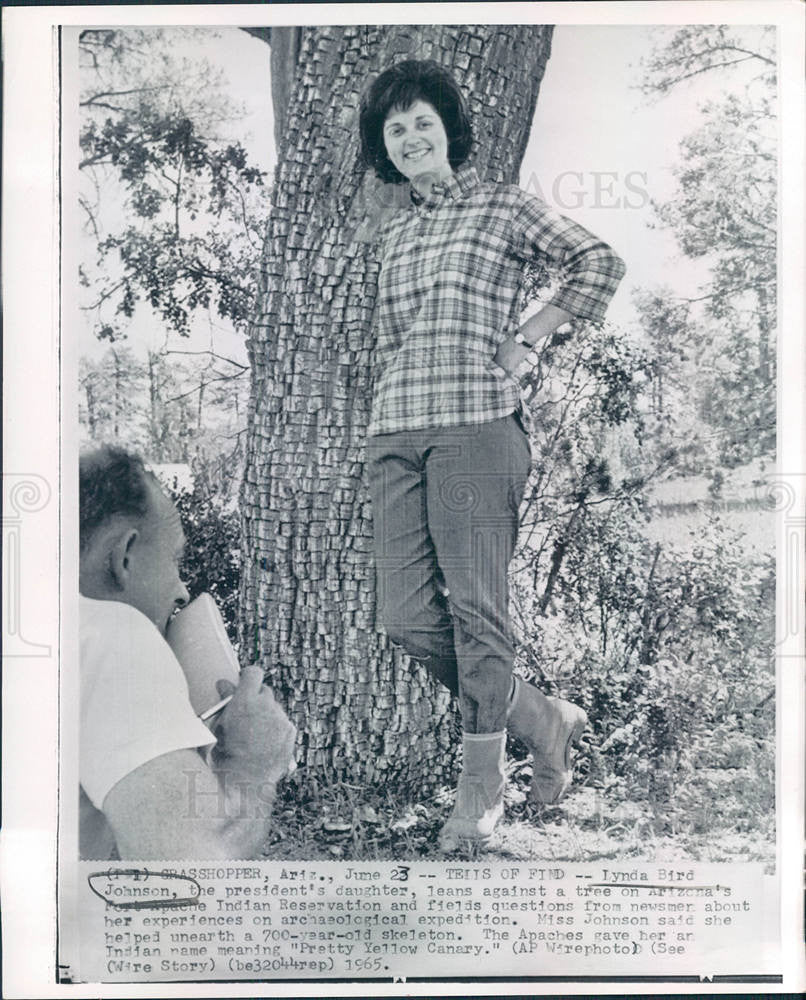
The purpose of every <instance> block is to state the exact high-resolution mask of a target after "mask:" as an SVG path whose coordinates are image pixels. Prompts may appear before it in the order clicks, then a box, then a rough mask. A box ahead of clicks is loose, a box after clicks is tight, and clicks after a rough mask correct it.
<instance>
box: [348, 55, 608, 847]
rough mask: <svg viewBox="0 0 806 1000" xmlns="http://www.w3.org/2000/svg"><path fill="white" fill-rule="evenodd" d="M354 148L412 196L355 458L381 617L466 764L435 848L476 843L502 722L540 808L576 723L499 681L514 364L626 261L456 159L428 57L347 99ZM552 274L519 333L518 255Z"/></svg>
mask: <svg viewBox="0 0 806 1000" xmlns="http://www.w3.org/2000/svg"><path fill="white" fill-rule="evenodd" d="M360 131H361V140H362V146H363V152H364V159H365V161H366V162H367V164H368V165H371V166H372V167H374V169H375V172H376V174H377V175H378V176H379V178H380V179H381V180H391V181H393V182H395V183H402V182H404V181H408V182H409V184H410V195H411V198H410V201H409V204H408V206H407V207H406V208H405V209H404V210H403V211H401V212H399V213H397V214H395V215H394V216H392V218H391V219H389V220H388V221H387V222H386V223H385V225H384V226H383V228H382V230H381V234H380V248H381V254H380V256H381V272H380V277H379V282H378V299H377V306H376V328H377V347H376V365H377V368H378V373H377V375H378V377H377V380H376V383H375V385H376V388H375V395H374V399H373V406H372V416H371V419H370V426H369V435H370V437H369V441H368V446H367V458H368V465H369V487H370V493H371V496H372V506H373V521H374V538H375V553H376V567H377V577H378V580H377V583H378V620H379V623H380V624H381V625H382V626H383V627H384V628H385V630H386V632H387V635H388V636H389V637H390V639H392V641H393V642H396V643H398V644H399V645H401V646H402V647H403V648H404V649H405V650H406V651H407V652H408V653H409V655H410V656H412V657H413V658H414V659H416V660H419V661H420V662H421V663H422V664H423V665H424V666H425V667H426V668H427V669H429V670H430V671H431V672H432V674H433V675H434V676H435V677H436V678H437V679H438V680H440V681H441V682H442V683H443V684H445V685H446V686H447V687H448V688H449V689H450V690H451V691H452V692H453V693H454V694H455V695H457V696H458V700H459V705H460V708H461V712H462V723H463V729H464V737H463V762H462V772H461V775H460V778H459V785H458V789H457V793H456V799H455V804H454V808H453V812H452V813H451V816H450V818H449V819H448V821H447V823H446V824H445V826H444V827H443V829H442V833H441V836H440V843H441V846H442V849H443V850H453V849H455V848H456V847H459V846H460V844H461V842H462V841H471V842H476V843H479V842H481V843H486V842H487V841H488V840H489V838H490V837H491V835H492V833H493V830H494V828H495V826H496V824H497V822H498V820H499V819H500V818H501V816H502V814H503V808H504V787H505V783H506V782H505V773H504V771H505V742H506V735H507V727H509V729H510V730H511V731H512V732H513V733H514V734H515V735H516V736H518V737H519V738H520V739H521V740H523V741H524V742H525V743H526V744H527V746H528V747H529V748H530V750H531V751H532V753H533V755H534V766H533V773H534V780H533V783H532V796H533V798H534V799H535V800H536V801H538V802H547V803H551V802H555V801H557V800H558V799H559V798H560V796H561V795H562V794H563V792H564V791H565V789H566V788H567V786H568V785H569V784H570V781H571V762H570V751H571V746H572V744H573V743H574V742H575V740H576V739H577V738H578V737H579V736H580V735H581V732H582V730H583V728H584V726H585V723H586V715H585V713H584V711H583V710H582V709H581V708H578V707H577V706H576V705H572V704H571V703H570V702H566V701H563V700H560V699H549V698H546V697H545V696H544V695H543V694H542V693H541V692H539V691H538V690H537V689H536V688H534V687H532V686H530V685H527V684H524V683H522V682H520V681H516V680H514V679H513V661H514V647H513V640H512V631H511V627H510V623H509V614H508V607H507V603H508V583H507V571H508V566H509V562H510V559H511V558H512V553H513V551H514V546H515V541H516V537H517V532H518V508H519V504H520V501H521V498H522V496H523V491H524V487H525V485H526V480H527V477H528V474H529V470H530V466H531V451H530V444H529V439H528V436H527V431H526V426H525V411H524V409H523V406H522V403H521V400H520V396H519V392H518V386H517V383H516V380H515V377H514V373H515V369H516V368H517V367H518V365H519V364H520V363H521V362H523V361H524V360H525V358H526V357H527V355H528V354H529V352H530V351H531V349H532V348H533V347H534V346H535V345H536V344H537V343H538V341H540V340H543V339H544V338H545V337H548V336H550V335H551V334H553V333H554V331H555V330H556V329H557V328H558V327H559V326H560V325H561V324H563V323H565V322H566V321H567V320H569V319H570V318H571V317H572V316H578V317H580V318H582V319H587V320H589V321H592V322H600V321H601V319H602V318H603V315H604V311H605V308H606V306H607V304H608V302H609V300H610V297H611V296H612V294H613V292H614V291H615V289H616V286H617V285H618V283H619V281H620V279H621V277H622V275H623V273H624V265H623V264H622V262H621V260H620V259H619V258H618V257H617V256H616V255H615V254H614V253H613V251H612V250H610V248H609V247H608V246H606V245H605V244H604V243H602V242H601V241H600V240H597V239H596V238H595V237H594V236H592V235H591V234H590V233H589V232H587V230H585V229H583V228H582V227H581V226H578V225H576V224H575V223H572V222H570V221H569V220H568V219H564V218H562V217H561V216H557V215H555V214H554V213H552V212H551V211H550V210H549V209H548V207H547V206H546V205H545V203H544V202H542V201H541V200H540V199H537V198H533V197H529V196H527V195H525V194H524V192H522V191H520V190H519V189H518V188H515V187H512V186H509V185H502V184H485V183H482V182H481V180H480V179H479V176H478V174H477V173H476V170H475V169H474V168H473V167H472V166H470V165H469V164H468V162H467V161H468V158H469V155H470V151H471V147H472V129H471V125H470V121H469V118H468V114H467V111H466V110H465V103H464V98H463V96H462V94H461V91H460V90H459V88H458V86H457V84H456V82H455V81H454V80H453V78H452V77H451V76H450V75H449V74H448V73H447V72H446V71H445V70H444V69H443V68H442V67H441V66H439V65H438V64H436V63H434V62H431V61H420V60H405V61H403V62H399V63H397V64H395V65H394V66H392V67H390V68H389V69H387V70H385V71H384V72H383V73H381V74H380V75H379V76H378V77H377V78H376V79H375V80H374V82H373V83H372V85H371V86H370V87H369V89H368V91H367V92H366V94H365V96H364V99H363V101H362V105H361V115H360ZM530 260H537V261H540V262H550V263H553V264H555V265H558V266H560V267H564V269H565V279H564V281H563V283H562V284H561V286H560V288H559V289H558V291H557V292H556V293H555V294H554V296H553V298H552V300H551V301H550V302H549V303H547V304H546V305H544V306H543V308H542V309H541V310H540V311H539V312H537V313H536V314H535V315H534V316H532V317H530V318H529V319H528V320H527V321H526V322H525V323H524V324H523V325H521V323H520V315H521V310H522V305H523V284H524V266H525V264H526V263H527V262H528V261H530Z"/></svg>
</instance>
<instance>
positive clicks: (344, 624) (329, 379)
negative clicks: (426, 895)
mask: <svg viewBox="0 0 806 1000" xmlns="http://www.w3.org/2000/svg"><path fill="white" fill-rule="evenodd" d="M293 30H295V31H296V34H295V35H294V36H293V37H291V38H290V39H288V41H289V43H290V44H289V45H286V46H284V48H283V54H282V60H278V62H280V61H282V62H283V64H284V65H285V66H286V67H288V66H289V65H291V63H292V59H293V57H294V56H296V69H295V75H294V78H293V80H292V81H290V84H289V85H287V86H286V87H285V88H284V89H283V90H282V91H280V90H279V88H277V87H275V93H278V92H281V93H282V98H281V100H282V101H283V109H282V113H283V121H284V129H283V135H282V140H281V144H280V147H279V149H278V168H277V172H276V176H275V186H274V191H273V202H272V208H271V216H270V219H269V224H268V230H267V239H266V243H265V250H264V256H263V268H262V279H261V292H260V303H261V307H260V312H259V314H258V316H257V317H256V319H255V322H254V323H253V325H252V327H251V330H250V336H249V350H250V358H251V365H252V388H251V399H250V410H249V425H248V439H247V460H246V472H245V479H244V485H243V490H242V517H243V541H244V560H243V568H244V569H243V577H242V580H243V582H242V590H241V640H242V650H243V655H244V659H245V660H247V661H250V662H255V661H257V662H259V663H261V664H262V665H263V666H264V668H265V671H266V676H267V678H268V681H269V683H270V684H271V685H272V686H273V687H274V689H275V692H276V694H277V695H278V697H279V698H280V700H281V701H282V702H283V703H284V704H285V705H286V707H287V710H288V712H289V714H290V715H291V717H292V718H293V720H294V721H295V723H296V724H297V726H298V728H299V731H300V746H299V747H298V760H299V762H300V764H301V765H302V766H304V767H307V768H308V769H309V770H308V771H307V774H308V775H311V776H316V777H317V778H319V779H321V778H322V777H323V776H324V777H326V778H329V779H330V780H333V779H342V780H348V781H351V782H354V783H362V784H363V783H380V782H388V781H394V782H395V783H396V784H398V785H405V786H408V788H409V789H410V790H412V791H423V790H426V789H427V788H430V787H434V786H435V785H436V784H438V783H441V782H443V781H444V780H446V779H449V778H450V777H451V776H452V769H453V764H454V749H455V747H456V745H457V740H456V738H455V735H456V734H455V727H456V725H457V719H456V716H455V712H454V708H453V706H452V705H451V702H450V699H449V698H448V696H447V695H446V694H445V693H444V692H443V691H442V689H440V688H438V686H437V685H435V684H434V683H433V682H432V681H431V679H430V678H429V677H428V676H427V675H426V673H425V672H424V671H423V670H422V669H421V668H420V667H419V666H417V665H415V664H413V663H411V661H409V660H408V658H407V657H406V656H405V655H404V654H402V653H401V652H399V651H397V650H394V649H393V648H392V647H391V646H390V645H389V643H388V642H387V640H386V639H385V637H384V636H383V635H382V634H381V633H380V632H378V630H377V629H376V626H375V598H374V571H373V565H372V516H371V510H370V505H369V500H368V496H367V491H366V487H365V482H364V478H363V467H364V444H365V436H366V427H367V423H368V418H369V408H370V399H371V389H372V361H373V347H374V344H373V337H372V327H371V319H372V312H373V305H374V298H375V289H376V280H377V274H378V261H377V256H376V248H375V246H374V243H373V237H374V235H375V233H377V229H378V225H379V222H380V219H381V217H382V216H383V214H384V213H385V212H388V211H390V210H391V209H390V206H391V205H393V203H394V201H395V199H396V198H398V197H399V195H400V190H399V189H395V188H393V187H389V186H382V185H380V184H379V183H378V182H377V181H376V180H375V178H374V177H372V176H370V175H368V174H367V173H366V171H365V170H364V168H363V167H362V165H361V163H360V160H359V153H358V137H357V130H358V122H357V118H358V103H359V97H360V94H361V92H362V90H363V89H364V87H365V86H366V84H367V82H368V80H369V78H370V77H372V76H373V75H374V74H376V73H377V72H379V71H380V70H381V69H383V68H384V67H386V66H387V65H389V64H391V63H392V62H395V61H398V60H400V59H403V58H409V57H416V58H434V59H436V60H438V61H439V62H440V63H441V64H443V65H445V66H446V67H448V68H450V69H451V70H452V71H453V73H454V74H455V76H456V78H457V80H458V81H459V83H460V85H461V86H462V87H463V89H464V92H465V94H466V95H467V97H468V101H469V106H470V111H471V114H472V116H473V120H474V124H475V129H476V135H477V140H478V148H477V150H476V152H475V154H474V157H473V159H474V163H475V164H476V166H477V168H478V170H479V173H480V175H481V176H482V177H483V178H487V179H492V180H502V181H509V182H517V177H518V171H519V167H520V163H521V160H522V158H523V153H524V150H525V147H526V142H527V139H528V135H529V129H530V125H531V122H532V118H533V114H534V107H535V103H536V100H537V94H538V90H539V87H540V81H541V79H542V76H543V72H544V69H545V65H546V62H547V60H548V57H549V53H550V47H551V27H550V26H518V25H513V26H509V25H508V26H495V25H481V26H456V25H452V26H440V25H426V26H361V25H359V26H347V27H306V28H302V29H293ZM271 42H272V45H274V44H275V38H274V36H273V37H272V40H271ZM303 773H305V772H303Z"/></svg>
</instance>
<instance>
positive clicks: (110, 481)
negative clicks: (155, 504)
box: [78, 445, 153, 550]
mask: <svg viewBox="0 0 806 1000" xmlns="http://www.w3.org/2000/svg"><path fill="white" fill-rule="evenodd" d="M152 478H153V477H152V476H151V473H149V472H146V470H145V467H144V465H143V462H142V460H141V459H140V458H138V457H137V456H136V455H132V454H130V453H129V452H127V451H124V450H123V448H116V447H114V446H113V445H104V446H102V447H100V448H96V449H95V450H94V451H89V452H86V453H85V454H83V455H81V456H80V458H79V474H78V494H79V496H78V513H79V548H80V549H82V550H83V549H84V548H86V546H87V544H88V543H89V541H90V540H91V538H92V536H93V535H94V533H95V531H96V530H97V529H98V528H100V527H101V525H102V524H104V523H105V522H106V520H107V519H108V518H110V517H113V516H114V515H115V514H126V515H129V516H130V517H135V518H142V517H145V516H146V514H147V513H148V509H149V495H148V485H147V484H148V481H149V479H152Z"/></svg>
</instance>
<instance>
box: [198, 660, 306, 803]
mask: <svg viewBox="0 0 806 1000" xmlns="http://www.w3.org/2000/svg"><path fill="white" fill-rule="evenodd" d="M218 690H219V694H220V695H221V697H222V698H224V697H226V696H227V695H228V694H229V693H231V692H234V693H233V697H232V701H231V702H230V703H229V705H227V707H226V708H225V709H224V711H223V712H222V713H221V716H220V719H219V722H218V724H217V726H216V728H215V735H216V739H217V740H218V745H217V747H216V748H215V750H214V767H215V769H216V770H224V769H229V768H231V769H232V770H234V771H236V772H237V774H238V776H239V777H240V776H242V777H244V778H250V779H251V780H253V781H259V782H275V783H276V782H277V781H279V780H280V778H282V777H283V775H284V774H286V773H288V771H289V767H290V765H291V763H292V760H293V753H294V742H295V740H296V737H297V730H296V727H295V726H294V725H293V724H292V723H291V721H290V720H289V718H288V716H287V715H286V714H285V712H284V711H283V710H282V708H281V707H280V706H279V705H278V704H277V702H276V701H275V698H274V695H273V694H272V691H271V688H269V687H266V686H265V684H264V683H263V671H262V670H261V668H260V667H258V666H254V665H253V666H249V667H244V668H243V670H242V671H241V676H240V680H239V682H238V686H237V688H236V687H234V686H233V685H232V684H231V683H230V682H229V681H219V682H218Z"/></svg>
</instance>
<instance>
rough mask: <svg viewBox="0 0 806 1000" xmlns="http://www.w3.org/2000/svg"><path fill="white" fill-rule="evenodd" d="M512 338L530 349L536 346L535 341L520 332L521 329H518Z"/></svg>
mask: <svg viewBox="0 0 806 1000" xmlns="http://www.w3.org/2000/svg"><path fill="white" fill-rule="evenodd" d="M512 339H513V340H514V341H515V343H516V344H520V345H521V347H528V348H529V350H530V351H531V349H532V348H533V347H534V346H535V345H534V344H533V343H531V342H530V341H528V340H527V339H526V337H524V335H523V334H522V333H521V332H520V330H518V332H517V333H516V334H515V336H514V337H513V338H512Z"/></svg>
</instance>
